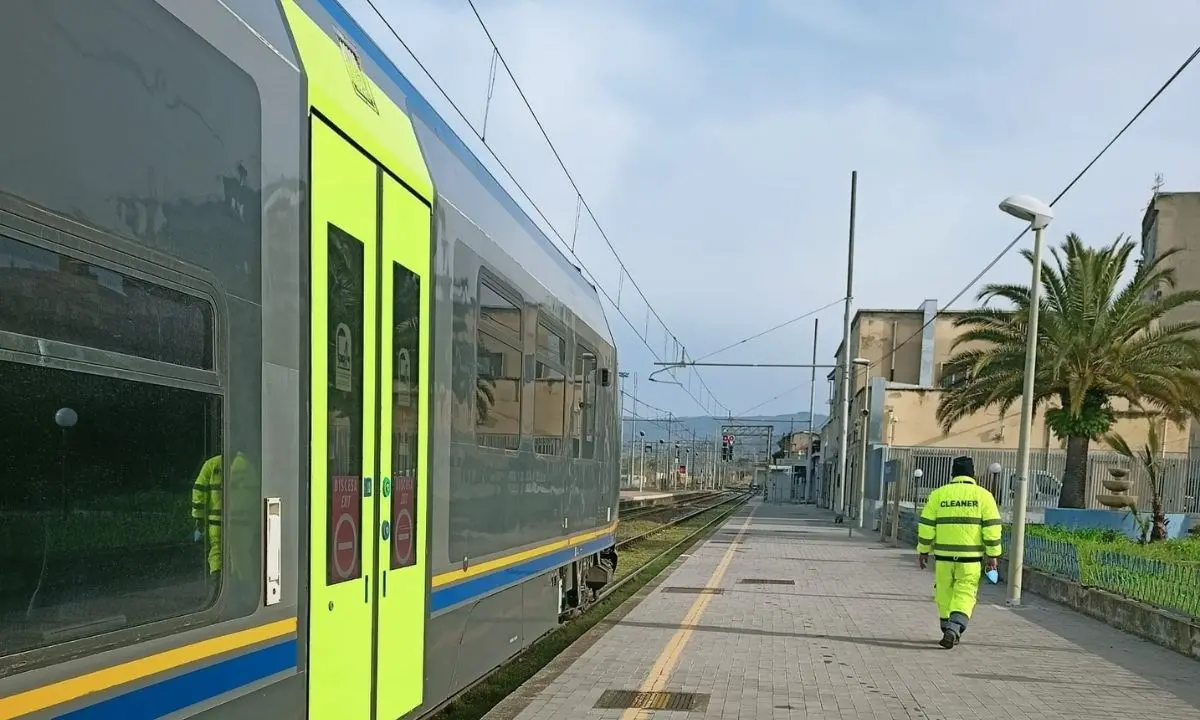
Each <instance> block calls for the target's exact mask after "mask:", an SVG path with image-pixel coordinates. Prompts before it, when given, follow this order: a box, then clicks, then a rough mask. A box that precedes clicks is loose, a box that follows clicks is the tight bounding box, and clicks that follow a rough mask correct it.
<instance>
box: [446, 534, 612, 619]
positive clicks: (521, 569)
mask: <svg viewBox="0 0 1200 720" xmlns="http://www.w3.org/2000/svg"><path fill="white" fill-rule="evenodd" d="M612 544H613V537H612V535H606V536H604V537H601V538H596V539H595V540H592V541H590V542H586V543H583V544H582V545H576V546H575V547H570V548H567V549H565V550H559V551H558V552H552V553H548V554H546V555H542V556H541V557H536V558H534V559H532V560H527V561H525V562H523V563H518V564H516V565H512V566H510V567H506V568H501V569H499V570H495V571H493V572H490V573H487V574H486V575H480V576H478V577H473V578H471V579H470V580H464V581H462V582H459V583H455V584H454V585H447V586H445V587H440V588H436V589H435V590H434V591H433V593H431V595H430V598H429V611H430V612H440V611H442V610H445V609H446V608H450V607H454V606H455V605H458V604H460V603H464V602H467V601H468V600H472V599H475V598H477V597H480V596H482V595H486V594H488V593H490V592H493V591H495V590H499V589H500V588H502V587H505V586H507V585H511V584H513V583H516V582H520V581H521V580H525V579H527V578H530V577H533V576H535V575H538V574H540V573H543V572H546V571H548V570H553V569H554V568H556V567H558V566H560V565H565V564H567V563H569V562H571V560H573V559H575V558H576V557H579V556H582V555H591V554H592V553H597V552H600V551H601V550H603V549H604V548H606V547H608V546H609V545H612Z"/></svg>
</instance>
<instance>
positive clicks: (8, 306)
mask: <svg viewBox="0 0 1200 720" xmlns="http://www.w3.org/2000/svg"><path fill="white" fill-rule="evenodd" d="M0 288H3V291H0V328H3V329H4V330H7V331H9V332H16V333H21V334H23V335H32V336H35V337H43V338H46V339H48V340H58V341H60V342H68V343H72V344H76V345H87V346H89V347H94V348H99V349H101V350H112V351H115V352H119V353H124V354H126V355H136V356H138V357H143V358H148V359H150V360H161V361H162V362H168V363H173V364H175V365H187V366H190V367H196V368H201V369H204V370H211V369H212V368H213V344H212V339H213V310H212V305H210V304H209V303H208V301H206V300H202V299H200V298H198V297H194V296H191V295H187V294H185V293H181V292H177V291H175V290H169V289H167V288H164V287H162V286H161V285H156V284H154V283H149V282H146V281H144V280H139V279H137V278H134V277H130V276H128V275H125V274H122V273H119V272H114V271H113V270H109V269H108V268H105V267H102V266H100V265H95V264H92V263H89V262H88V261H86V260H81V259H78V258H74V257H70V256H67V255H62V254H59V253H56V252H52V251H50V250H46V249H43V248H40V247H35V246H33V245H27V244H25V243H22V242H18V241H16V240H13V239H11V238H8V237H5V236H3V235H0Z"/></svg>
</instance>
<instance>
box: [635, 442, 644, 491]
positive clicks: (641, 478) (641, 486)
mask: <svg viewBox="0 0 1200 720" xmlns="http://www.w3.org/2000/svg"><path fill="white" fill-rule="evenodd" d="M637 449H638V451H639V452H641V454H642V462H641V467H640V468H639V469H638V491H639V492H646V431H645V430H638V446H637Z"/></svg>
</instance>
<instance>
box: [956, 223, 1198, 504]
mask: <svg viewBox="0 0 1200 720" xmlns="http://www.w3.org/2000/svg"><path fill="white" fill-rule="evenodd" d="M1133 250H1134V243H1133V242H1132V241H1129V240H1127V239H1126V238H1125V237H1124V236H1120V237H1118V238H1117V239H1116V241H1114V242H1113V244H1112V245H1109V246H1108V247H1103V248H1088V247H1086V246H1084V244H1083V241H1082V240H1080V239H1079V237H1078V236H1076V235H1074V234H1070V235H1068V236H1067V238H1066V240H1065V241H1064V242H1063V244H1062V247H1061V248H1055V249H1054V250H1052V261H1050V262H1043V263H1042V292H1043V297H1042V300H1041V309H1040V313H1041V316H1040V323H1039V327H1038V356H1037V369H1036V373H1035V378H1034V409H1035V410H1036V409H1037V408H1047V409H1046V416H1045V417H1046V424H1047V425H1049V427H1050V429H1051V431H1052V432H1053V433H1054V434H1055V436H1057V437H1058V438H1059V439H1064V440H1066V442H1067V459H1066V468H1065V471H1064V473H1063V479H1062V481H1063V482H1062V495H1061V497H1060V498H1059V506H1060V507H1067V508H1079V507H1084V506H1085V503H1084V489H1085V483H1086V478H1087V456H1088V446H1089V444H1090V442H1091V441H1092V440H1094V439H1096V438H1098V437H1101V436H1103V435H1104V434H1106V433H1107V432H1108V431H1109V430H1110V429H1111V427H1112V424H1113V420H1114V415H1113V409H1112V405H1111V400H1112V398H1124V399H1125V400H1127V401H1128V402H1129V403H1130V405H1131V406H1132V407H1136V408H1139V409H1141V410H1142V411H1145V412H1149V413H1152V414H1157V415H1159V416H1161V417H1164V418H1166V419H1168V420H1170V421H1172V422H1175V423H1179V424H1182V423H1183V422H1185V421H1186V420H1187V418H1188V417H1196V416H1197V415H1200V337H1198V336H1200V333H1198V332H1197V331H1200V322H1194V321H1186V322H1177V323H1172V324H1164V323H1163V319H1164V317H1165V316H1166V315H1167V314H1168V313H1169V312H1171V311H1173V310H1176V309H1179V308H1181V307H1184V306H1188V305H1191V304H1192V303H1197V302H1200V290H1176V289H1175V271H1174V270H1173V269H1172V268H1170V267H1167V265H1166V263H1165V262H1164V261H1166V260H1167V259H1169V258H1171V257H1172V256H1174V255H1175V251H1174V250H1171V251H1168V252H1165V253H1163V254H1162V255H1160V256H1159V257H1157V258H1155V259H1154V260H1151V261H1142V262H1139V263H1138V267H1137V271H1136V272H1135V273H1134V276H1133V279H1132V280H1130V281H1129V282H1128V283H1127V284H1125V285H1124V286H1123V287H1122V286H1121V285H1120V283H1121V276H1122V274H1123V273H1124V272H1125V268H1126V266H1127V264H1128V263H1129V256H1130V254H1131V253H1132V252H1133ZM1022 254H1023V255H1024V256H1025V259H1026V260H1028V261H1029V262H1031V263H1032V262H1033V254H1032V253H1031V252H1029V251H1023V253H1022ZM996 298H999V299H1002V300H1007V301H1008V302H1009V303H1011V304H1012V305H1013V306H1015V307H1014V310H1002V309H998V308H990V307H986V306H985V307H981V308H979V309H976V310H971V311H969V312H966V313H963V314H962V315H960V316H959V317H957V318H956V319H955V321H954V325H955V327H960V328H966V330H965V332H963V333H962V334H961V335H960V336H959V337H958V338H957V339H956V340H955V341H954V345H953V346H952V347H951V352H954V351H955V350H957V349H958V348H959V347H961V346H963V345H965V344H967V343H971V344H974V345H975V347H973V348H970V349H963V350H961V351H959V352H957V353H955V354H954V356H953V357H951V358H950V360H949V361H947V364H946V368H945V371H944V373H945V374H951V373H954V374H958V375H959V376H960V377H962V378H963V379H962V380H960V381H958V382H957V383H955V384H954V385H952V386H951V387H949V388H947V390H946V391H945V392H944V393H942V397H941V399H940V400H939V402H938V409H937V418H938V421H939V423H941V425H942V429H943V430H944V431H946V432H949V430H950V428H951V427H952V426H953V425H954V423H956V422H958V421H959V420H962V419H963V418H965V417H967V416H969V415H971V414H972V413H975V412H978V411H980V410H983V409H984V408H989V407H996V408H998V409H999V410H1000V411H1001V412H1005V411H1007V410H1008V409H1009V408H1010V407H1011V406H1012V405H1013V403H1015V402H1017V401H1018V400H1019V399H1020V397H1021V392H1022V382H1023V378H1024V367H1025V331H1026V327H1027V324H1028V318H1029V288H1028V287H1027V286H1024V285H1009V284H990V285H988V286H987V287H985V288H983V290H982V291H980V293H979V296H978V300H979V301H980V302H982V303H984V304H985V305H986V303H987V302H988V301H990V300H992V299H996Z"/></svg>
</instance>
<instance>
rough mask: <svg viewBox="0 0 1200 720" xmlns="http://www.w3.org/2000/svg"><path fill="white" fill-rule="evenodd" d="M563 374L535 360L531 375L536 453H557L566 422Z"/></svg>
mask: <svg viewBox="0 0 1200 720" xmlns="http://www.w3.org/2000/svg"><path fill="white" fill-rule="evenodd" d="M566 404H567V374H566V373H565V372H563V371H562V370H559V369H558V368H555V367H551V366H550V365H547V364H546V363H544V362H542V361H541V360H538V361H537V364H536V366H535V372H534V376H533V448H534V450H533V451H534V452H536V453H538V454H539V455H561V454H562V451H563V442H564V440H563V436H564V435H566V425H567V414H566Z"/></svg>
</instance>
